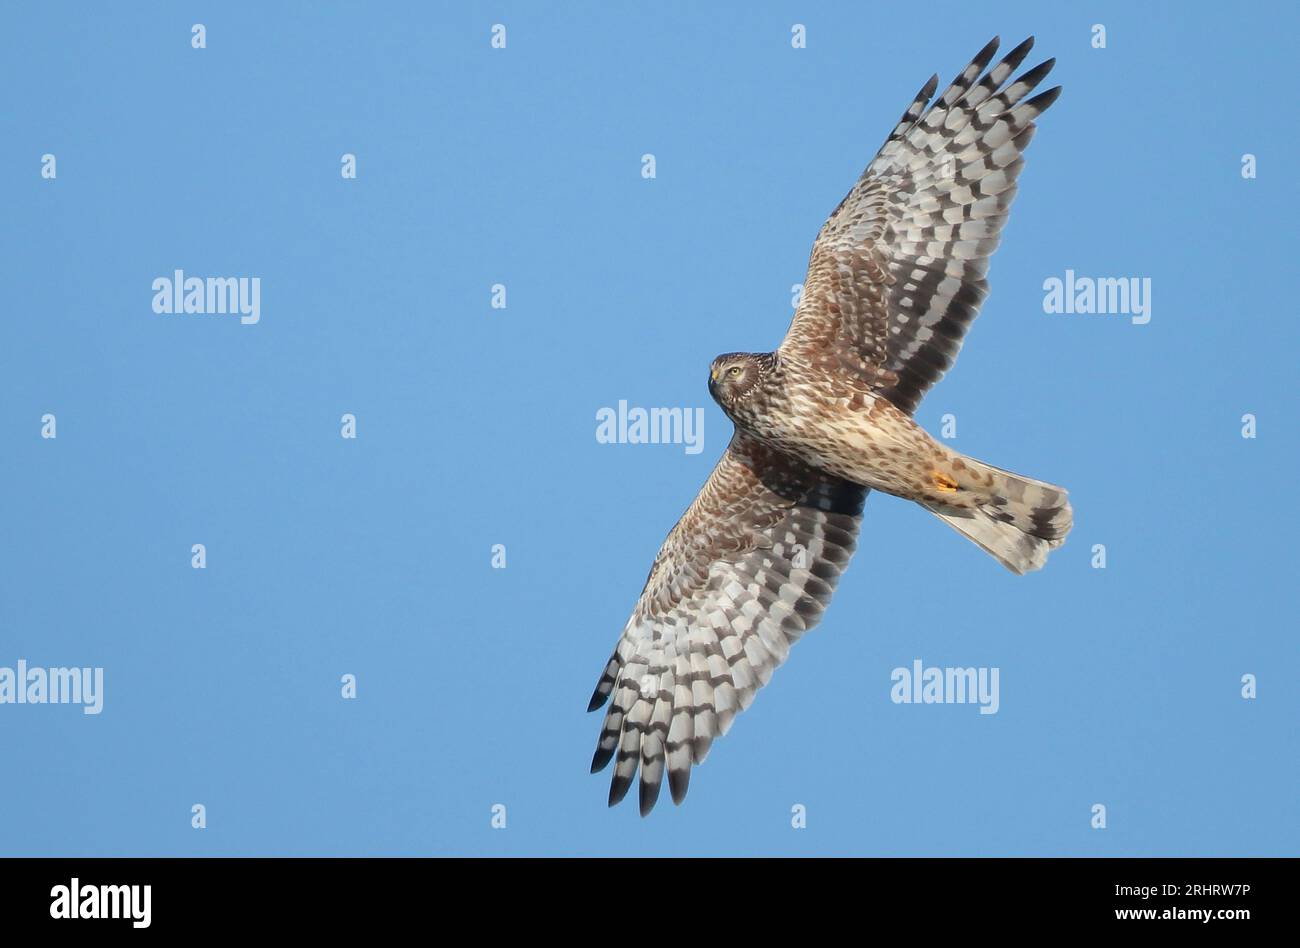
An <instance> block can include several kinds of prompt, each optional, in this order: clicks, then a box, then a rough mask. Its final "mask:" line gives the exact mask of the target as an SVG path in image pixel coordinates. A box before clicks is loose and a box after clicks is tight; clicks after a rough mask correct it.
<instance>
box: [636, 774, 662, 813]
mask: <svg viewBox="0 0 1300 948" xmlns="http://www.w3.org/2000/svg"><path fill="white" fill-rule="evenodd" d="M658 801H659V784H657V783H654V784H649V783H646V782H645V781H644V780H643V781H641V794H640V804H641V816H642V817H646V816H649V815H650V811H651V810H653V809H654V808H655V804H656V803H657V802H658Z"/></svg>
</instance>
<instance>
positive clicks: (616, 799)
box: [609, 773, 632, 806]
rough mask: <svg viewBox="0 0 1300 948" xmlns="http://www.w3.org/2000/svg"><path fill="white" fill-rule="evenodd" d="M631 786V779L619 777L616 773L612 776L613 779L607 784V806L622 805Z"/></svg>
mask: <svg viewBox="0 0 1300 948" xmlns="http://www.w3.org/2000/svg"><path fill="white" fill-rule="evenodd" d="M631 786H632V778H631V777H620V776H619V775H618V774H617V773H616V774H614V779H613V780H611V781H610V782H609V805H610V806H616V805H618V804H619V803H622V802H623V798H624V797H625V796H627V791H628V790H629V789H630V788H631Z"/></svg>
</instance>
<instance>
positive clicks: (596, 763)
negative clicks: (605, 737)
mask: <svg viewBox="0 0 1300 948" xmlns="http://www.w3.org/2000/svg"><path fill="white" fill-rule="evenodd" d="M613 756H614V748H612V747H611V748H610V749H609V750H605V749H604V748H602V747H597V748H596V753H594V754H592V755H591V772H592V773H593V774H598V773H600V772H601V771H602V770H604V769H605V766H606V765H607V764H608V763H609V761H610V758H612V757H613Z"/></svg>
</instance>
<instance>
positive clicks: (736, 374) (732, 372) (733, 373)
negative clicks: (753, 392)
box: [727, 365, 745, 379]
mask: <svg viewBox="0 0 1300 948" xmlns="http://www.w3.org/2000/svg"><path fill="white" fill-rule="evenodd" d="M743 371H745V370H744V369H742V368H741V367H740V366H738V365H733V366H732V367H731V368H729V369H727V375H728V376H730V377H731V378H733V379H738V378H740V373H742V372H743Z"/></svg>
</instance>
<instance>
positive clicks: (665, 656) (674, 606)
mask: <svg viewBox="0 0 1300 948" xmlns="http://www.w3.org/2000/svg"><path fill="white" fill-rule="evenodd" d="M866 494H867V491H866V488H863V487H859V486H857V485H856V484H850V483H849V482H847V481H842V480H840V479H838V478H835V477H831V476H830V475H828V474H825V473H823V472H821V471H818V470H816V469H814V468H811V467H808V466H807V465H805V464H803V463H801V462H799V461H797V460H795V459H793V458H791V457H789V456H787V455H785V454H783V453H781V452H779V451H776V450H775V449H773V448H770V447H767V446H765V445H763V444H761V443H760V442H758V441H756V440H754V439H753V438H751V437H749V436H748V435H745V434H744V433H742V432H739V431H738V432H737V433H736V434H735V435H734V436H733V437H732V440H731V444H730V445H728V447H727V450H726V453H724V454H723V456H722V458H721V459H720V460H719V461H718V464H717V467H715V468H714V469H713V473H712V474H711V475H710V476H709V479H708V481H707V482H706V483H705V485H704V487H703V488H702V489H701V491H700V493H699V495H698V496H697V497H696V498H695V502H694V503H692V504H691V506H690V508H689V509H688V510H687V511H686V513H685V514H684V515H683V516H682V518H681V520H680V521H678V523H677V525H676V526H675V527H674V528H673V530H672V532H671V533H669V534H668V538H667V539H666V540H665V541H664V544H663V547H662V548H661V549H660V550H659V554H658V556H656V557H655V562H654V566H653V567H652V568H651V570H650V576H649V578H648V579H647V580H646V584H645V588H644V589H643V590H642V592H641V598H640V600H639V601H638V602H637V604H636V608H635V609H634V610H633V612H632V617H631V618H630V619H629V620H628V623H627V626H626V628H625V629H624V631H623V635H622V637H621V638H620V639H619V641H618V645H617V647H616V648H615V649H614V654H613V655H612V656H610V659H609V664H608V665H607V666H606V667H605V672H604V674H603V675H602V676H601V678H600V682H599V683H598V684H597V685H596V691H595V693H594V694H593V695H592V697H591V704H590V706H589V707H588V710H589V711H594V710H596V709H597V708H599V707H601V706H602V705H603V704H605V702H606V700H608V699H609V698H610V696H611V695H613V702H612V704H611V705H610V707H609V710H608V711H607V712H606V714H605V722H604V726H603V728H602V729H601V734H600V740H599V743H598V744H597V747H596V754H595V756H594V757H593V758H592V762H591V770H592V773H595V772H596V771H598V770H601V769H602V768H604V767H605V766H606V765H607V764H608V763H609V762H610V760H614V776H613V780H612V782H611V785H610V790H609V803H610V805H611V806H613V805H614V804H615V803H618V802H619V801H620V800H622V799H623V797H624V796H625V795H626V794H627V791H628V788H629V787H631V785H632V781H633V779H635V777H636V773H637V769H638V768H640V771H641V788H640V802H641V814H642V815H643V816H644V815H645V814H647V813H649V812H650V810H651V808H652V807H653V806H654V804H655V801H656V800H657V799H658V796H659V788H660V783H661V782H662V780H663V775H664V770H665V768H666V769H667V771H668V784H669V788H670V789H671V791H672V796H673V800H674V802H677V803H680V802H681V801H682V798H683V797H685V795H686V787H687V783H688V781H689V779H690V769H691V765H692V764H698V763H702V762H703V760H704V757H705V755H706V754H707V753H708V751H709V746H710V745H711V744H712V742H713V738H714V737H715V736H718V735H721V734H725V733H726V731H727V728H728V727H729V726H730V724H731V721H732V719H733V718H734V717H735V715H736V714H737V713H738V712H740V711H743V710H744V709H745V708H747V707H749V704H750V702H751V701H752V700H753V698H754V693H755V692H756V691H757V690H758V689H759V688H760V687H762V686H763V685H765V684H767V682H768V679H769V678H771V676H772V671H773V670H774V669H775V668H776V667H777V666H778V665H780V664H781V663H782V662H784V661H785V659H786V656H787V654H788V653H789V649H790V644H791V643H792V642H794V641H795V640H796V639H798V638H799V636H801V635H802V634H803V633H804V632H806V631H807V630H808V629H810V628H812V627H813V626H814V625H816V624H817V622H818V620H819V619H820V618H821V614H822V611H823V610H824V609H825V608H826V605H827V603H828V602H829V601H830V597H831V592H832V591H833V590H834V588H835V584H836V583H837V582H838V580H839V577H840V574H841V573H842V572H843V571H844V568H845V567H846V566H847V565H848V561H849V557H850V555H851V554H852V553H853V550H854V548H855V546H856V544H857V533H858V525H859V523H860V522H861V519H862V505H863V502H864V500H865V498H866ZM616 755H617V757H616Z"/></svg>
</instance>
